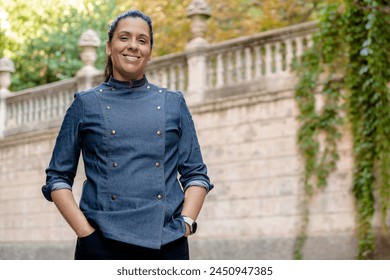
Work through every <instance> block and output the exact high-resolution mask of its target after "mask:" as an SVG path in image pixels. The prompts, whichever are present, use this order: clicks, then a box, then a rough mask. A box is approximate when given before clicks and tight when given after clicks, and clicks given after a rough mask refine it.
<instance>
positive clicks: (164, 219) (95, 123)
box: [42, 77, 213, 249]
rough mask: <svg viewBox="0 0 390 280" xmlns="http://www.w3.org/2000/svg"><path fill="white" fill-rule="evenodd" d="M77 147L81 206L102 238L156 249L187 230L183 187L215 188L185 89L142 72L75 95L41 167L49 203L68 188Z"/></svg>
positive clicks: (70, 184)
mask: <svg viewBox="0 0 390 280" xmlns="http://www.w3.org/2000/svg"><path fill="white" fill-rule="evenodd" d="M80 151H81V152H82V156H83V161H84V168H85V174H86V178H87V180H86V181H85V182H84V184H83V191H82V196H81V200H80V209H81V210H82V211H83V213H84V215H85V216H86V217H87V219H88V220H89V221H90V223H91V224H92V225H94V226H96V227H98V228H99V230H100V231H101V232H102V233H103V235H104V236H105V237H107V238H111V239H115V240H119V241H122V242H126V243H130V244H135V245H139V246H143V247H148V248H155V249H158V248H160V247H161V245H163V244H166V243H169V242H171V241H174V240H176V239H178V238H180V237H182V236H183V235H184V233H185V224H184V221H183V218H182V216H181V210H182V207H183V200H184V192H183V189H184V190H185V189H186V188H188V187H189V186H191V185H197V186H203V187H205V188H206V189H207V190H208V191H209V190H211V189H212V188H213V185H212V184H211V183H210V180H209V177H208V176H207V169H206V166H205V164H204V162H203V159H202V155H201V151H200V148H199V143H198V139H197V136H196V132H195V127H194V123H193V121H192V117H191V114H190V112H189V110H188V107H187V105H186V103H185V100H184V98H183V95H182V93H180V92H177V91H170V90H167V89H164V88H160V87H157V86H155V85H153V84H150V83H148V81H147V79H146V77H144V78H143V79H142V80H139V81H136V82H134V83H133V84H132V85H131V86H130V85H129V83H127V82H121V81H117V80H115V79H114V78H113V77H111V78H110V80H109V81H108V82H106V83H102V84H100V85H99V86H98V87H96V88H93V89H90V90H87V91H84V92H79V93H76V94H75V99H74V101H73V103H72V105H71V106H70V107H69V108H68V110H67V112H66V115H65V118H64V121H63V123H62V126H61V129H60V132H59V134H58V137H57V141H56V144H55V147H54V150H53V154H52V158H51V161H50V164H49V166H48V168H47V169H46V174H47V179H46V184H45V185H44V186H43V187H42V192H43V194H44V196H45V197H46V199H48V200H49V201H52V199H51V191H52V190H54V189H60V188H69V189H71V186H73V180H74V177H75V175H76V169H77V164H78V161H79V156H80ZM178 175H180V177H179V176H178ZM178 177H179V179H180V183H181V184H179V182H178Z"/></svg>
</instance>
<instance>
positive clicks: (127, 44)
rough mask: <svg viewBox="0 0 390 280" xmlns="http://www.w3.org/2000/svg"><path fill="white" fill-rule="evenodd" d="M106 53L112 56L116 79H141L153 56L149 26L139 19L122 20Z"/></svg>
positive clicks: (107, 45)
mask: <svg viewBox="0 0 390 280" xmlns="http://www.w3.org/2000/svg"><path fill="white" fill-rule="evenodd" d="M106 53H107V55H109V56H111V60H112V67H113V76H114V78H115V79H117V80H119V81H133V80H139V79H141V78H142V77H143V75H144V73H145V67H146V64H147V63H148V61H149V59H150V56H151V54H152V47H151V45H150V30H149V26H148V24H147V23H146V22H145V21H144V20H143V19H141V18H139V17H135V18H134V17H127V18H124V19H122V20H120V21H119V22H118V25H117V27H116V30H115V32H114V35H113V37H112V40H111V42H107V44H106Z"/></svg>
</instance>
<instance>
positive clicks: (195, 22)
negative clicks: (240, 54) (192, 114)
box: [186, 0, 211, 103]
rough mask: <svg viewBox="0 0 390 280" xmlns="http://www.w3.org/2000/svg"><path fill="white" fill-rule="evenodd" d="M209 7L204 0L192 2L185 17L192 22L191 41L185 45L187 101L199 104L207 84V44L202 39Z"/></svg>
mask: <svg viewBox="0 0 390 280" xmlns="http://www.w3.org/2000/svg"><path fill="white" fill-rule="evenodd" d="M210 15H211V13H210V7H209V5H208V4H207V3H206V2H205V1H204V0H193V1H192V2H191V4H190V5H189V6H188V8H187V16H188V17H189V18H190V19H191V20H192V23H191V31H192V39H191V41H190V42H188V43H187V46H186V52H187V63H188V89H187V91H188V92H187V94H188V98H187V99H188V101H189V102H190V103H199V102H202V101H203V100H204V93H205V90H206V84H207V61H206V48H207V46H208V42H207V41H206V40H205V39H204V35H205V33H206V30H207V19H208V18H209V17H210Z"/></svg>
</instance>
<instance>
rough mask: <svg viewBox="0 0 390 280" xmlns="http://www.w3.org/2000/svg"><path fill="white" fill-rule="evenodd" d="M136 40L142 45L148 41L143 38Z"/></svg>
mask: <svg viewBox="0 0 390 280" xmlns="http://www.w3.org/2000/svg"><path fill="white" fill-rule="evenodd" d="M138 42H140V44H143V45H144V44H147V43H148V41H147V40H145V39H139V40H138Z"/></svg>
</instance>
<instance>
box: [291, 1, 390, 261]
mask: <svg viewBox="0 0 390 280" xmlns="http://www.w3.org/2000/svg"><path fill="white" fill-rule="evenodd" d="M385 2H387V1H385V0H382V1H373V0H364V1H358V0H344V3H343V5H342V6H339V5H326V6H325V7H324V9H323V13H322V15H321V17H320V20H319V28H318V31H317V32H316V33H315V34H314V36H313V43H312V46H311V47H310V48H308V49H307V50H306V51H305V53H304V55H303V56H302V58H301V61H300V62H299V63H298V64H297V65H296V71H297V73H298V74H299V77H300V80H299V82H298V84H297V86H296V91H295V99H296V102H297V104H298V107H299V116H298V120H299V122H300V129H299V131H298V139H297V142H298V147H299V151H300V153H301V155H302V158H303V160H304V163H305V165H304V166H305V168H304V173H303V185H304V198H303V203H302V226H301V229H300V232H299V235H298V236H297V238H296V243H295V247H294V258H295V259H302V258H303V255H302V249H303V246H304V243H305V241H306V235H307V234H306V232H307V227H308V223H309V214H310V211H309V208H310V207H309V206H310V199H311V197H312V196H313V193H314V191H315V190H316V189H321V188H324V187H325V186H326V185H327V179H328V177H329V174H330V173H331V172H332V171H333V170H334V169H335V167H336V163H337V160H338V158H339V155H338V152H337V141H338V139H339V138H340V136H341V133H340V129H341V125H342V124H343V118H342V117H341V116H342V115H343V113H345V112H346V113H347V114H346V115H347V116H348V118H347V121H348V122H349V123H350V127H351V130H352V131H351V133H352V136H353V156H354V164H355V166H354V177H353V191H354V195H355V198H356V205H357V218H358V219H357V220H358V255H357V258H359V259H368V258H372V255H373V253H374V252H375V234H374V231H373V226H372V217H373V215H374V211H375V203H376V201H375V196H374V193H375V191H378V193H379V197H380V205H381V214H382V215H381V216H382V225H383V226H385V219H386V213H387V209H388V204H389V198H390V186H389V181H390V180H389V170H390V159H389V155H390V150H389V147H390V141H389V137H390V106H389V105H390V104H389V88H388V86H387V83H388V82H389V80H390V71H389V69H390V59H389V49H390V28H389V26H390V20H389V14H388V13H387V12H386V11H387V10H386V9H385V7H387V8H388V7H389V6H386V4H387V3H385ZM344 91H345V92H346V94H344V95H342V93H343V92H344ZM318 98H320V99H323V100H324V104H323V106H322V109H321V110H320V111H318V109H316V100H317V99H318ZM342 104H344V106H343V105H342ZM320 136H322V137H323V138H324V139H325V141H323V143H320V140H319V139H320Z"/></svg>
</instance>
